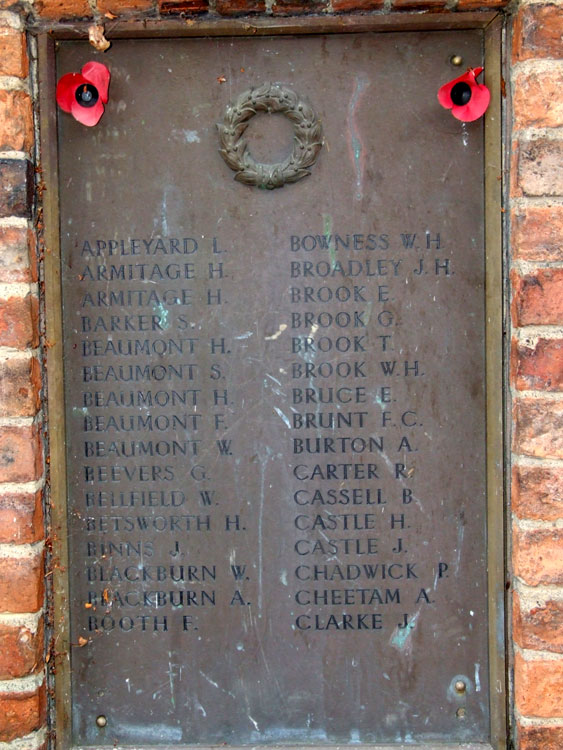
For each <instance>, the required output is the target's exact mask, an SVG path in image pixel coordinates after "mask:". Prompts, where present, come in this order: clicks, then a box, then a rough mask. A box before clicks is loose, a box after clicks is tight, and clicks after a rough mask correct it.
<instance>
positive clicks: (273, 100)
mask: <svg viewBox="0 0 563 750" xmlns="http://www.w3.org/2000/svg"><path fill="white" fill-rule="evenodd" d="M257 112H267V113H277V112H280V113H281V114H284V115H285V116H286V117H288V118H289V119H290V120H291V122H292V123H293V126H294V138H293V151H292V153H291V154H290V156H288V157H287V159H285V160H284V161H283V162H278V163H277V164H262V163H260V162H257V161H255V160H254V158H253V156H252V154H251V153H250V151H249V149H248V142H247V141H246V139H245V138H244V137H243V136H244V132H245V130H246V128H247V127H248V124H249V121H250V119H251V118H252V117H254V115H255V114H256V113H257ZM217 127H218V129H219V137H220V139H221V145H222V148H221V150H220V151H219V153H220V154H221V156H222V157H223V159H224V160H225V161H226V163H227V164H228V165H229V167H230V168H231V169H232V170H234V171H235V172H236V173H237V174H236V175H235V180H238V182H243V183H244V184H245V185H254V186H256V187H259V188H266V189H267V190H273V189H274V188H278V187H283V186H284V185H285V184H286V183H289V182H298V181H299V180H301V179H302V178H303V177H307V175H309V174H310V173H311V172H310V170H309V167H311V166H312V165H313V164H314V163H315V161H316V160H317V155H318V153H319V151H320V149H321V146H322V145H323V133H322V127H321V124H320V122H319V120H318V119H317V117H316V115H315V113H314V111H313V108H312V107H311V105H310V104H308V103H307V102H306V101H304V100H302V99H300V98H299V97H298V96H297V94H296V93H295V91H292V90H291V89H288V88H285V86H281V85H280V84H277V83H265V84H264V85H263V86H260V87H259V88H255V89H254V88H251V89H248V90H247V91H245V92H244V93H242V94H241V95H240V96H239V97H238V99H236V100H235V101H234V102H232V103H231V104H229V105H228V106H227V109H226V111H225V117H224V119H223V122H222V123H220V124H218V125H217Z"/></svg>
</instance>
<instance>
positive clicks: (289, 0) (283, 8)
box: [272, 0, 328, 16]
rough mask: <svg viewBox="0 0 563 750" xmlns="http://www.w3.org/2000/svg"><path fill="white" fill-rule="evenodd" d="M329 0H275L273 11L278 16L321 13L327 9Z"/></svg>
mask: <svg viewBox="0 0 563 750" xmlns="http://www.w3.org/2000/svg"><path fill="white" fill-rule="evenodd" d="M327 5H328V0H308V2H305V3H304V2H299V0H274V4H273V5H272V12H273V13H274V15H276V16H285V15H294V14H295V15H297V14H299V13H321V12H322V11H323V10H325V9H326V7H327Z"/></svg>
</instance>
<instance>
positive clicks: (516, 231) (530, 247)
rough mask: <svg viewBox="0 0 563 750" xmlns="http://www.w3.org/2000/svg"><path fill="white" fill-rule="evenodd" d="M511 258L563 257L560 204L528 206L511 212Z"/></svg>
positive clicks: (543, 259) (562, 221)
mask: <svg viewBox="0 0 563 750" xmlns="http://www.w3.org/2000/svg"><path fill="white" fill-rule="evenodd" d="M511 244H512V253H513V256H514V258H517V259H522V260H530V261H532V260H535V261H556V262H561V261H563V206H560V205H556V204H555V205H551V206H527V207H526V208H517V209H514V210H513V212H512V219H511Z"/></svg>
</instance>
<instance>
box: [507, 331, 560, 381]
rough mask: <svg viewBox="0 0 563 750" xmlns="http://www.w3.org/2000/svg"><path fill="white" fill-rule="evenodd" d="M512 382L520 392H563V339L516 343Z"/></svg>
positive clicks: (513, 349)
mask: <svg viewBox="0 0 563 750" xmlns="http://www.w3.org/2000/svg"><path fill="white" fill-rule="evenodd" d="M512 381H513V383H514V384H515V385H516V388H518V389H519V390H530V389H531V390H545V391H561V390H563V339H538V340H537V341H534V342H533V343H530V344H527V343H526V341H520V342H514V344H513V348H512Z"/></svg>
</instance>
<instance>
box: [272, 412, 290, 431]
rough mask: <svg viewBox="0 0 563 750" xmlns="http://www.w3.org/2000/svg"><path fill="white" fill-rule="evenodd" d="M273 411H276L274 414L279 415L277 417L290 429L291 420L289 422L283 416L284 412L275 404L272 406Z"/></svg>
mask: <svg viewBox="0 0 563 750" xmlns="http://www.w3.org/2000/svg"><path fill="white" fill-rule="evenodd" d="M274 411H275V412H276V414H277V415H278V417H279V418H280V419H281V420H282V422H283V423H284V424H285V425H286V426H287V427H289V429H291V422H290V421H289V419H288V418H287V417H286V416H285V414H284V413H283V411H282V410H281V409H278V407H277V406H274Z"/></svg>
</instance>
